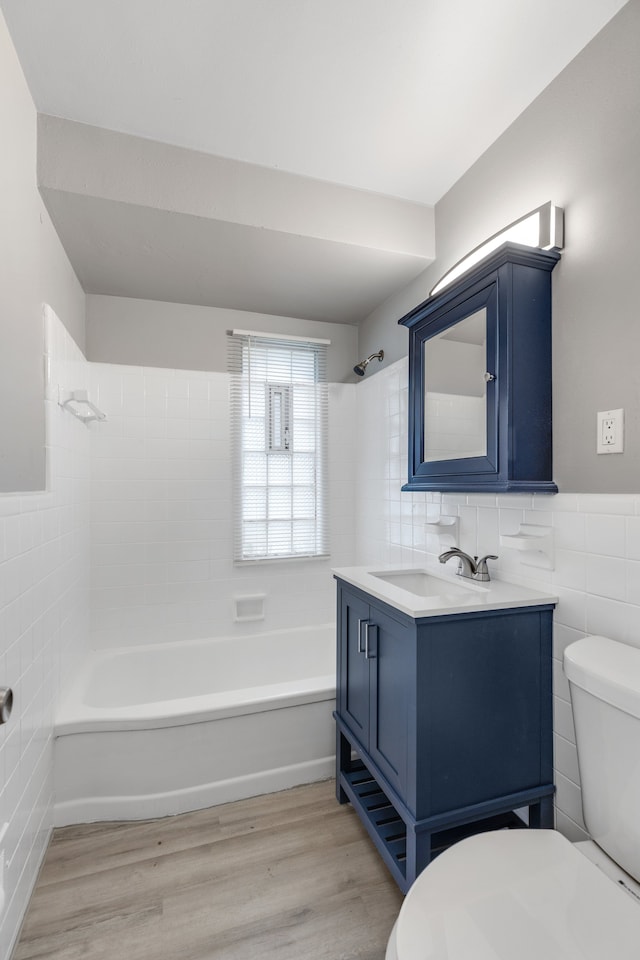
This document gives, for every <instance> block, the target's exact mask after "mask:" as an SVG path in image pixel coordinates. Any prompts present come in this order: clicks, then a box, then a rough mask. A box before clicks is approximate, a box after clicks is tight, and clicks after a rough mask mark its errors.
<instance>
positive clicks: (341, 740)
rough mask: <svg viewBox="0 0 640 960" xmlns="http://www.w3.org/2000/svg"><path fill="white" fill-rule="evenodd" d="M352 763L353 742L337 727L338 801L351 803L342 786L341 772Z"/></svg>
mask: <svg viewBox="0 0 640 960" xmlns="http://www.w3.org/2000/svg"><path fill="white" fill-rule="evenodd" d="M350 763H351V744H350V743H349V741H348V740H347V738H346V737H345V736H343V735H342V734H341V733H340V731H339V730H338V729H336V797H337V800H338V803H349V797H348V796H347V795H346V793H345V792H344V790H343V789H342V787H341V786H340V774H341V773H342V771H343V770H348V769H349V764H350Z"/></svg>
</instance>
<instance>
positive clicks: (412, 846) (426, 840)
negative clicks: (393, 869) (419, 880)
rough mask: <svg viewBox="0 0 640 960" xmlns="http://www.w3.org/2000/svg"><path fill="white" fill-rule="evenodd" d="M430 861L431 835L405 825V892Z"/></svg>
mask: <svg viewBox="0 0 640 960" xmlns="http://www.w3.org/2000/svg"><path fill="white" fill-rule="evenodd" d="M430 860H431V834H430V833H428V832H427V831H425V830H420V831H417V830H416V829H415V827H414V826H413V825H411V824H407V861H406V873H405V876H406V882H407V886H406V890H408V889H409V887H410V886H411V884H412V883H413V881H414V880H415V879H416V877H418V876H419V875H420V874H421V873H422V871H423V870H424V868H425V867H426V866H427V865H428V863H429V861H430Z"/></svg>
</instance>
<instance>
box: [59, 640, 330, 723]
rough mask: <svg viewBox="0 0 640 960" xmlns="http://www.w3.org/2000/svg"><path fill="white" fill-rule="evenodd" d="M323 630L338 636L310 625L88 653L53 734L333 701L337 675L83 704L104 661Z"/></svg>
mask: <svg viewBox="0 0 640 960" xmlns="http://www.w3.org/2000/svg"><path fill="white" fill-rule="evenodd" d="M322 632H324V633H326V634H330V635H332V636H335V624H333V623H324V624H317V625H314V626H310V627H309V626H307V627H297V628H287V629H284V630H270V631H264V632H263V633H258V634H255V633H252V634H248V635H247V636H246V637H245V636H243V637H237V638H236V637H228V636H224V637H207V638H198V639H192V640H184V641H171V642H168V643H162V644H157V643H147V644H134V645H129V646H122V647H110V648H108V649H99V650H92V651H89V652H88V654H87V656H86V657H85V659H84V660H83V662H82V664H81V665H80V667H79V669H78V671H77V673H76V674H75V676H74V677H73V679H72V681H71V683H70V685H69V687H68V688H67V690H66V692H65V693H64V694H63V696H62V698H61V701H60V703H59V705H58V708H57V710H56V713H55V717H54V736H55V737H60V736H66V735H69V734H76V733H93V732H100V731H105V732H107V731H117V730H153V729H157V728H162V727H172V726H184V725H188V724H194V723H205V722H207V721H209V720H213V719H223V718H227V717H234V716H243V715H245V714H252V713H262V712H265V711H269V710H277V709H283V708H286V707H290V706H301V705H303V704H305V703H316V702H319V701H322V700H332V699H335V695H336V676H335V673H332V674H320V675H315V676H311V677H304V678H299V679H296V680H288V681H285V682H282V683H267V684H262V685H260V686H254V687H245V688H236V689H234V690H229V691H222V692H218V693H213V694H211V693H209V694H202V695H200V696H194V697H176V698H175V699H171V700H155V701H148V702H145V703H142V704H128V705H125V706H121V707H102V706H101V707H93V706H91V705H90V704H87V703H86V702H85V700H84V691H85V690H86V688H87V683H88V680H89V677H90V676H91V675H92V674H93V673H94V671H95V670H96V669H99V667H100V664H101V663H104V662H107V661H110V660H113V659H117V658H118V657H120V656H123V657H126V656H127V655H128V654H131V653H134V652H135V653H145V652H149V653H154V652H157V651H158V649H170V648H174V649H176V648H178V649H180V650H181V651H186V650H187V649H188V648H190V647H198V646H207V645H210V644H217V643H223V642H228V641H230V640H231V641H232V642H240V643H241V642H242V640H244V639H249V638H255V637H256V636H260V637H264V639H265V643H266V642H268V640H269V637H273V636H278V637H280V636H282V635H283V634H292V633H297V634H299V633H305V634H308V633H318V634H321V633H322Z"/></svg>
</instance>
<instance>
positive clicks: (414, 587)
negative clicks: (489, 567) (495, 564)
mask: <svg viewBox="0 0 640 960" xmlns="http://www.w3.org/2000/svg"><path fill="white" fill-rule="evenodd" d="M371 576H373V577H377V578H378V580H384V582H385V583H388V584H389V585H390V586H392V587H400V589H401V590H407V591H408V592H409V593H413V594H415V595H416V596H418V597H460V598H463V597H464V598H465V599H468V598H469V593H475V592H476V591H477V590H478V586H477V585H476V584H473V585H471V584H469V585H467V584H463V583H460V584H458V583H451V582H450V581H449V580H444V579H440V577H434V576H432V575H431V574H430V573H425V572H424V571H423V570H383V571H382V572H381V573H373V572H372V574H371ZM480 589H481V588H480Z"/></svg>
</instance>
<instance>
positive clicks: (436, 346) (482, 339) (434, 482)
mask: <svg viewBox="0 0 640 960" xmlns="http://www.w3.org/2000/svg"><path fill="white" fill-rule="evenodd" d="M559 258H560V254H558V253H556V252H553V251H544V250H537V249H533V248H530V247H524V246H521V245H520V244H514V243H505V244H503V245H502V246H501V247H500V248H499V249H498V250H496V251H495V252H494V253H492V254H490V255H489V256H488V257H486V258H485V259H484V260H482V261H481V262H480V263H478V264H477V265H476V266H475V267H473V268H472V269H470V270H469V271H468V272H467V273H465V274H464V275H463V276H462V277H461V278H460V279H459V280H457V281H454V282H453V283H451V285H450V286H448V287H446V288H445V289H444V290H443V291H442V292H441V293H438V294H436V295H434V296H432V297H430V298H429V299H428V300H425V301H424V302H423V303H421V304H419V305H418V306H417V307H415V308H414V309H413V310H411V311H410V313H408V314H407V315H406V316H404V317H402V318H401V319H400V320H399V321H398V323H400V324H401V325H403V326H405V327H407V329H408V331H409V407H408V410H409V438H408V440H409V460H408V473H409V476H408V480H407V483H406V484H405V485H404V486H403V488H402V489H403V490H440V491H484V492H487V493H496V492H505V491H521V492H525V491H527V492H532V491H533V492H538V493H556V492H557V489H558V488H557V486H556V485H555V483H554V482H553V474H552V432H551V271H552V270H553V268H554V267H555V265H556V263H557V261H558V260H559Z"/></svg>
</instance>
